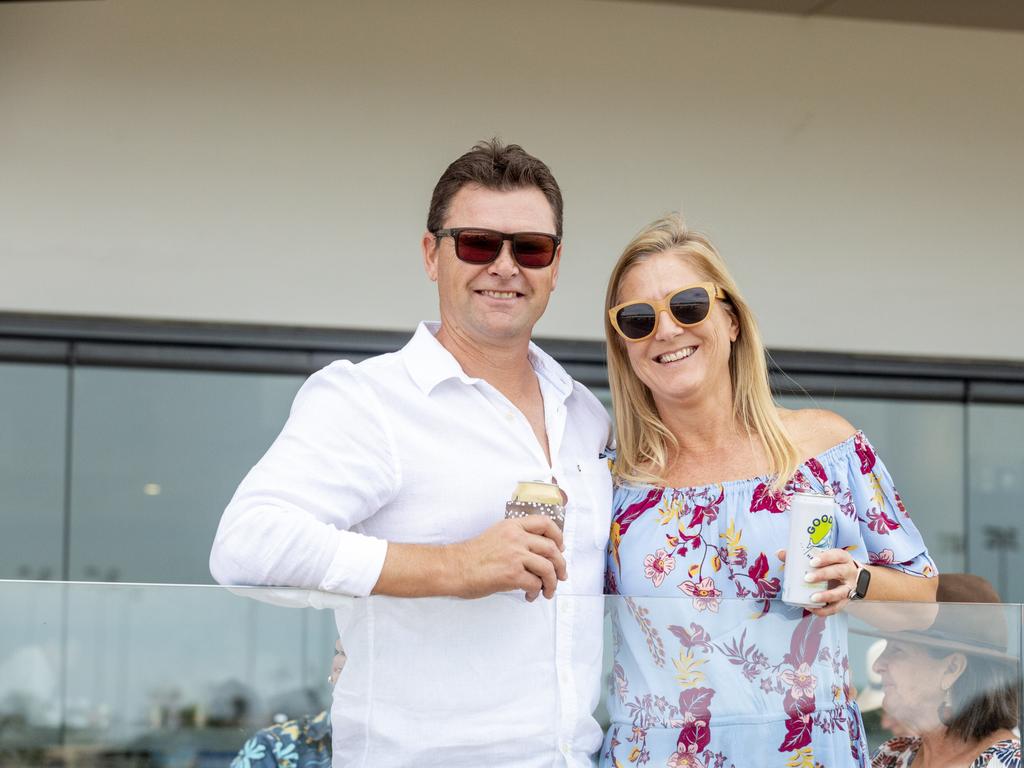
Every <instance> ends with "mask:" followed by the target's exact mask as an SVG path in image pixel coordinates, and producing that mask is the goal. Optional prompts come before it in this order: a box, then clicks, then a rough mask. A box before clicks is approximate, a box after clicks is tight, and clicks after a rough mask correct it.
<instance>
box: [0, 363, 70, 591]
mask: <svg viewBox="0 0 1024 768" xmlns="http://www.w3.org/2000/svg"><path fill="white" fill-rule="evenodd" d="M67 387H68V372H67V368H64V367H63V366H56V365H11V364H6V363H4V364H0V491H2V492H0V579H59V578H60V577H61V567H62V566H61V559H62V554H61V553H62V546H63V539H64V466H65V454H66V451H65V433H66V430H67V425H66V418H67Z"/></svg>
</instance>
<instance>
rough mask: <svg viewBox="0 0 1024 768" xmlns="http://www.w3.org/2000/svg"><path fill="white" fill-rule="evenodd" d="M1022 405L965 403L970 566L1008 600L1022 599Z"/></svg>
mask: <svg viewBox="0 0 1024 768" xmlns="http://www.w3.org/2000/svg"><path fill="white" fill-rule="evenodd" d="M1022 436H1024V408H1022V407H1021V406H1014V405H970V406H968V438H967V439H968V445H969V446H970V453H969V458H970V471H971V476H970V487H969V488H968V500H969V504H970V515H971V517H970V519H971V528H970V535H969V536H968V537H967V540H968V542H970V554H971V572H972V573H976V574H978V575H979V576H984V577H985V578H986V579H988V580H989V581H991V582H992V584H993V585H994V586H995V588H996V589H997V590H998V592H999V594H1000V596H1001V597H1002V598H1003V600H1004V601H1007V602H1024V584H1022V583H1021V580H1020V578H1019V574H1020V572H1021V568H1022V567H1024V559H1022V557H1021V511H1022V508H1024V503H1022V502H1024V440H1022Z"/></svg>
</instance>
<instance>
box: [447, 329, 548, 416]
mask: <svg viewBox="0 0 1024 768" xmlns="http://www.w3.org/2000/svg"><path fill="white" fill-rule="evenodd" d="M435 338H436V339H437V341H438V343H439V344H440V345H441V346H442V347H444V348H445V349H447V350H448V351H449V352H450V353H451V355H452V357H454V358H455V360H456V361H457V362H458V363H459V366H460V367H461V368H462V370H463V372H464V373H465V374H466V375H467V376H472V377H473V378H477V379H483V380H484V381H486V382H487V383H488V384H490V385H491V386H493V387H494V388H495V389H497V390H498V391H499V392H503V393H505V394H506V396H508V395H509V392H518V391H521V390H522V389H524V388H526V387H528V386H531V385H533V386H536V384H535V381H536V379H535V374H534V372H533V367H532V366H531V365H530V357H529V350H530V340H529V338H526V339H509V340H508V342H507V343H491V344H481V343H480V342H479V341H478V340H476V339H470V338H468V337H467V336H466V335H465V334H463V333H460V332H459V330H458V329H457V328H455V329H450V328H449V327H448V326H446V325H444V324H442V325H441V327H440V328H439V329H438V330H437V334H436V336H435ZM510 399H514V398H510Z"/></svg>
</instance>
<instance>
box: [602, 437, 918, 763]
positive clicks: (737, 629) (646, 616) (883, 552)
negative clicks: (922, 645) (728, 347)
mask: <svg viewBox="0 0 1024 768" xmlns="http://www.w3.org/2000/svg"><path fill="white" fill-rule="evenodd" d="M772 485H773V484H772V480H771V478H767V477H759V478H752V479H750V480H742V481H730V482H726V483H717V484H711V485H705V486H695V487H687V488H660V487H652V486H634V485H628V484H622V485H619V486H618V487H617V488H616V492H615V505H614V509H613V522H612V530H611V537H610V542H609V548H608V568H607V578H606V588H607V591H608V592H609V594H613V595H614V594H618V595H623V598H622V599H621V600H611V601H610V602H609V609H610V611H611V614H612V642H613V653H614V658H615V660H614V664H613V668H612V675H611V676H610V687H611V698H610V700H609V713H610V716H611V726H610V728H609V730H608V733H607V735H606V738H605V745H604V748H603V749H602V752H601V759H602V765H603V766H616V767H618V766H621V768H627V767H628V766H631V765H637V766H646V765H652V766H659V768H660V766H666V767H667V768H681V766H688V767H690V768H737V767H739V768H753V766H762V765H763V766H785V767H786V768H816V766H819V765H827V766H829V768H842V767H843V766H866V765H867V755H866V746H865V743H864V739H863V732H862V725H861V721H860V713H859V712H858V711H857V709H856V706H855V705H854V703H853V701H852V699H851V694H850V683H849V662H848V659H847V651H846V624H845V621H846V620H845V616H843V615H839V616H832V617H828V618H823V617H818V616H814V615H812V614H810V613H808V612H806V611H804V610H803V609H801V608H795V607H792V606H788V605H785V604H783V603H781V602H780V601H779V599H778V598H779V595H780V593H781V590H782V563H781V561H779V559H778V557H777V556H776V551H777V550H779V549H783V548H785V546H786V543H787V539H788V530H789V518H788V514H787V511H788V509H789V505H790V500H791V498H792V493H793V492H794V491H796V490H811V491H814V492H818V493H827V494H829V495H831V496H833V498H834V499H835V502H836V505H837V507H838V511H839V512H840V514H838V515H837V516H836V528H837V532H836V546H837V547H841V548H845V549H847V550H848V551H849V552H850V553H851V554H852V556H853V557H854V559H856V560H859V561H862V562H871V563H874V564H876V565H886V566H889V567H893V568H898V569H900V570H903V571H905V572H907V573H913V574H916V575H923V576H930V575H934V574H935V572H936V570H935V566H934V563H932V561H931V559H930V557H929V556H928V553H927V549H926V548H925V546H924V542H923V541H922V539H921V536H920V534H919V533H918V532H917V530H916V528H915V527H914V525H913V523H912V522H910V517H909V515H908V514H907V513H906V509H905V507H904V505H903V502H902V500H901V499H899V496H898V494H897V493H896V491H895V488H893V487H892V480H891V478H890V477H889V474H888V472H887V470H886V469H885V466H884V465H883V464H882V462H881V460H880V459H879V458H878V455H877V453H876V452H875V450H874V448H873V447H872V446H871V444H870V443H869V442H868V440H867V438H866V437H865V436H864V435H863V434H862V433H859V432H858V433H857V434H856V435H855V436H854V437H851V438H850V439H849V440H846V441H844V442H843V443H840V444H839V445H837V446H835V447H833V448H831V449H829V450H828V451H825V452H824V453H822V454H821V455H819V456H817V457H815V458H813V459H810V460H808V461H807V462H806V463H804V464H803V465H802V466H801V467H800V468H799V470H798V471H797V472H796V473H795V474H794V476H793V478H791V480H790V482H789V483H788V484H787V486H786V488H785V489H784V490H782V491H775V490H773V488H772ZM626 595H628V597H625V596H626ZM665 598H670V599H665ZM773 755H774V756H773Z"/></svg>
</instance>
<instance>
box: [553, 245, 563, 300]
mask: <svg viewBox="0 0 1024 768" xmlns="http://www.w3.org/2000/svg"><path fill="white" fill-rule="evenodd" d="M561 263H562V244H561V243H559V244H558V247H557V248H556V249H555V258H554V260H553V261H552V262H551V290H552V291H553V290H555V286H557V285H558V265H559V264H561Z"/></svg>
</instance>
